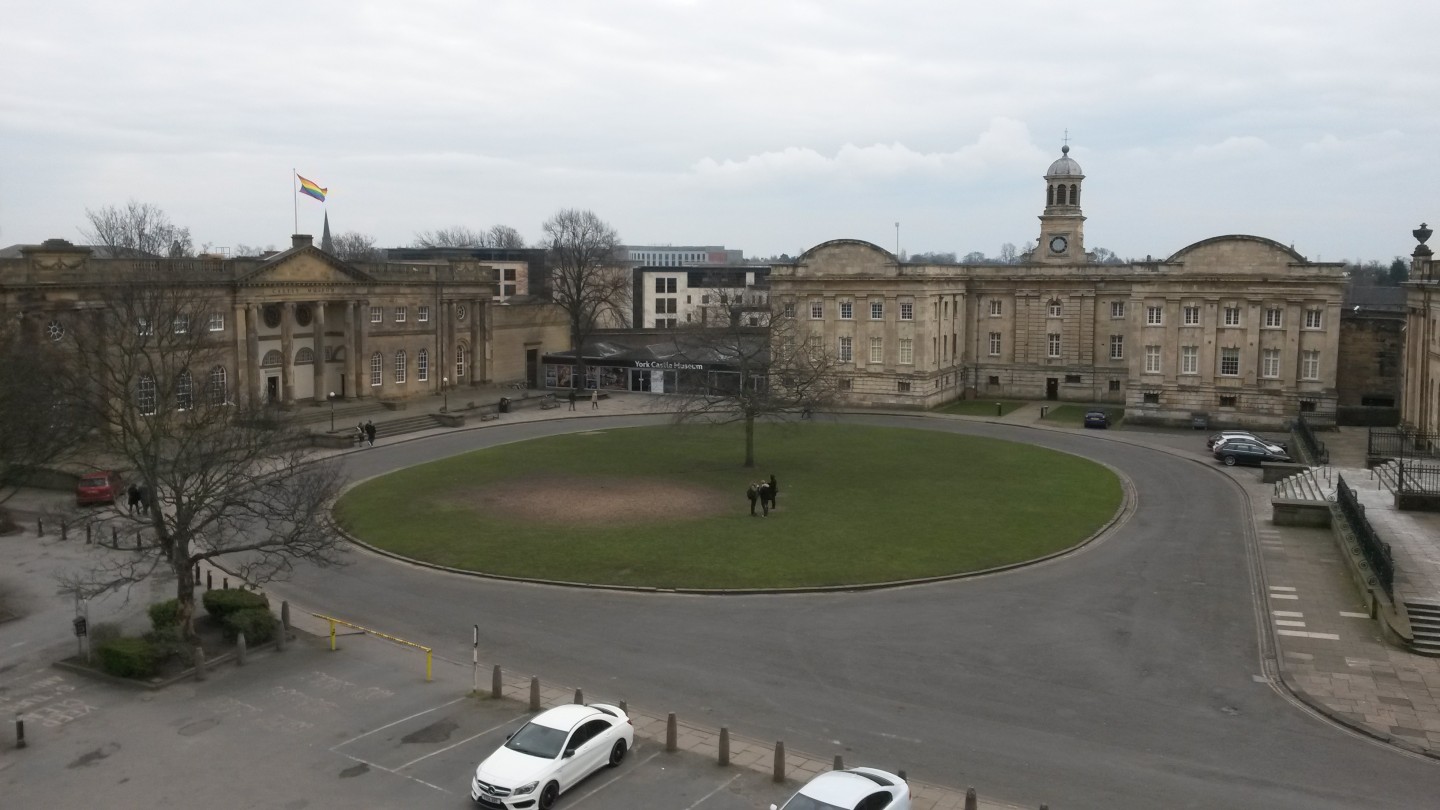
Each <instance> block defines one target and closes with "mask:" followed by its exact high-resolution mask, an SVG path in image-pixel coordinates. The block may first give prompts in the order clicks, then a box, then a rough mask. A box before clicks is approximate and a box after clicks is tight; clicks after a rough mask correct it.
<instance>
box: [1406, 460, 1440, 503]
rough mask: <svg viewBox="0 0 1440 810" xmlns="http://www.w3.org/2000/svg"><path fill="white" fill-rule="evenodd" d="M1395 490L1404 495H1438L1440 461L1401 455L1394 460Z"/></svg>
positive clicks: (1439, 492) (1439, 491)
mask: <svg viewBox="0 0 1440 810" xmlns="http://www.w3.org/2000/svg"><path fill="white" fill-rule="evenodd" d="M1396 466H1397V469H1396V471H1395V479H1396V480H1395V491H1396V492H1397V493H1399V494H1404V495H1440V461H1437V460H1435V459H1429V458H1424V459H1416V458H1405V457H1402V458H1400V459H1398V460H1397V462H1396Z"/></svg>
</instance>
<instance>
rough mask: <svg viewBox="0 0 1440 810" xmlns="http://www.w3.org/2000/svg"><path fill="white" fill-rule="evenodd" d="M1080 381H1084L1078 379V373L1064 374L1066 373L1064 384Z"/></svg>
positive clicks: (1073, 383)
mask: <svg viewBox="0 0 1440 810" xmlns="http://www.w3.org/2000/svg"><path fill="white" fill-rule="evenodd" d="M1081 382H1084V381H1083V380H1081V379H1080V375H1079V374H1066V375H1065V384H1066V385H1079V384H1080V383H1081Z"/></svg>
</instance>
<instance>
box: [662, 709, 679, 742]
mask: <svg viewBox="0 0 1440 810" xmlns="http://www.w3.org/2000/svg"><path fill="white" fill-rule="evenodd" d="M679 749H680V734H679V726H678V725H677V724H676V722H675V713H674V712H670V714H669V715H668V716H667V717H666V718H665V750H666V751H678V750H679Z"/></svg>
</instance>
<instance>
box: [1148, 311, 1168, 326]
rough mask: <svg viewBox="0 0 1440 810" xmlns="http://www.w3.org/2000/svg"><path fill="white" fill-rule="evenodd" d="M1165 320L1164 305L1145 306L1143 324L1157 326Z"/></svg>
mask: <svg viewBox="0 0 1440 810" xmlns="http://www.w3.org/2000/svg"><path fill="white" fill-rule="evenodd" d="M1164 322H1165V308H1164V307H1145V325H1146V326H1159V325H1161V324H1163V323H1164Z"/></svg>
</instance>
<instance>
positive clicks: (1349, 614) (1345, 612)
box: [1340, 610, 1370, 619]
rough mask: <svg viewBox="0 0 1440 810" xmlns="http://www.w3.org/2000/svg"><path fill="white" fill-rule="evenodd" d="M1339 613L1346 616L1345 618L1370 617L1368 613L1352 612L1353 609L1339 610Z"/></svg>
mask: <svg viewBox="0 0 1440 810" xmlns="http://www.w3.org/2000/svg"><path fill="white" fill-rule="evenodd" d="M1340 615H1341V616H1344V617H1345V618H1347V619H1368V618H1370V614H1369V613H1356V612H1354V611H1353V610H1342V611H1340Z"/></svg>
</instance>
